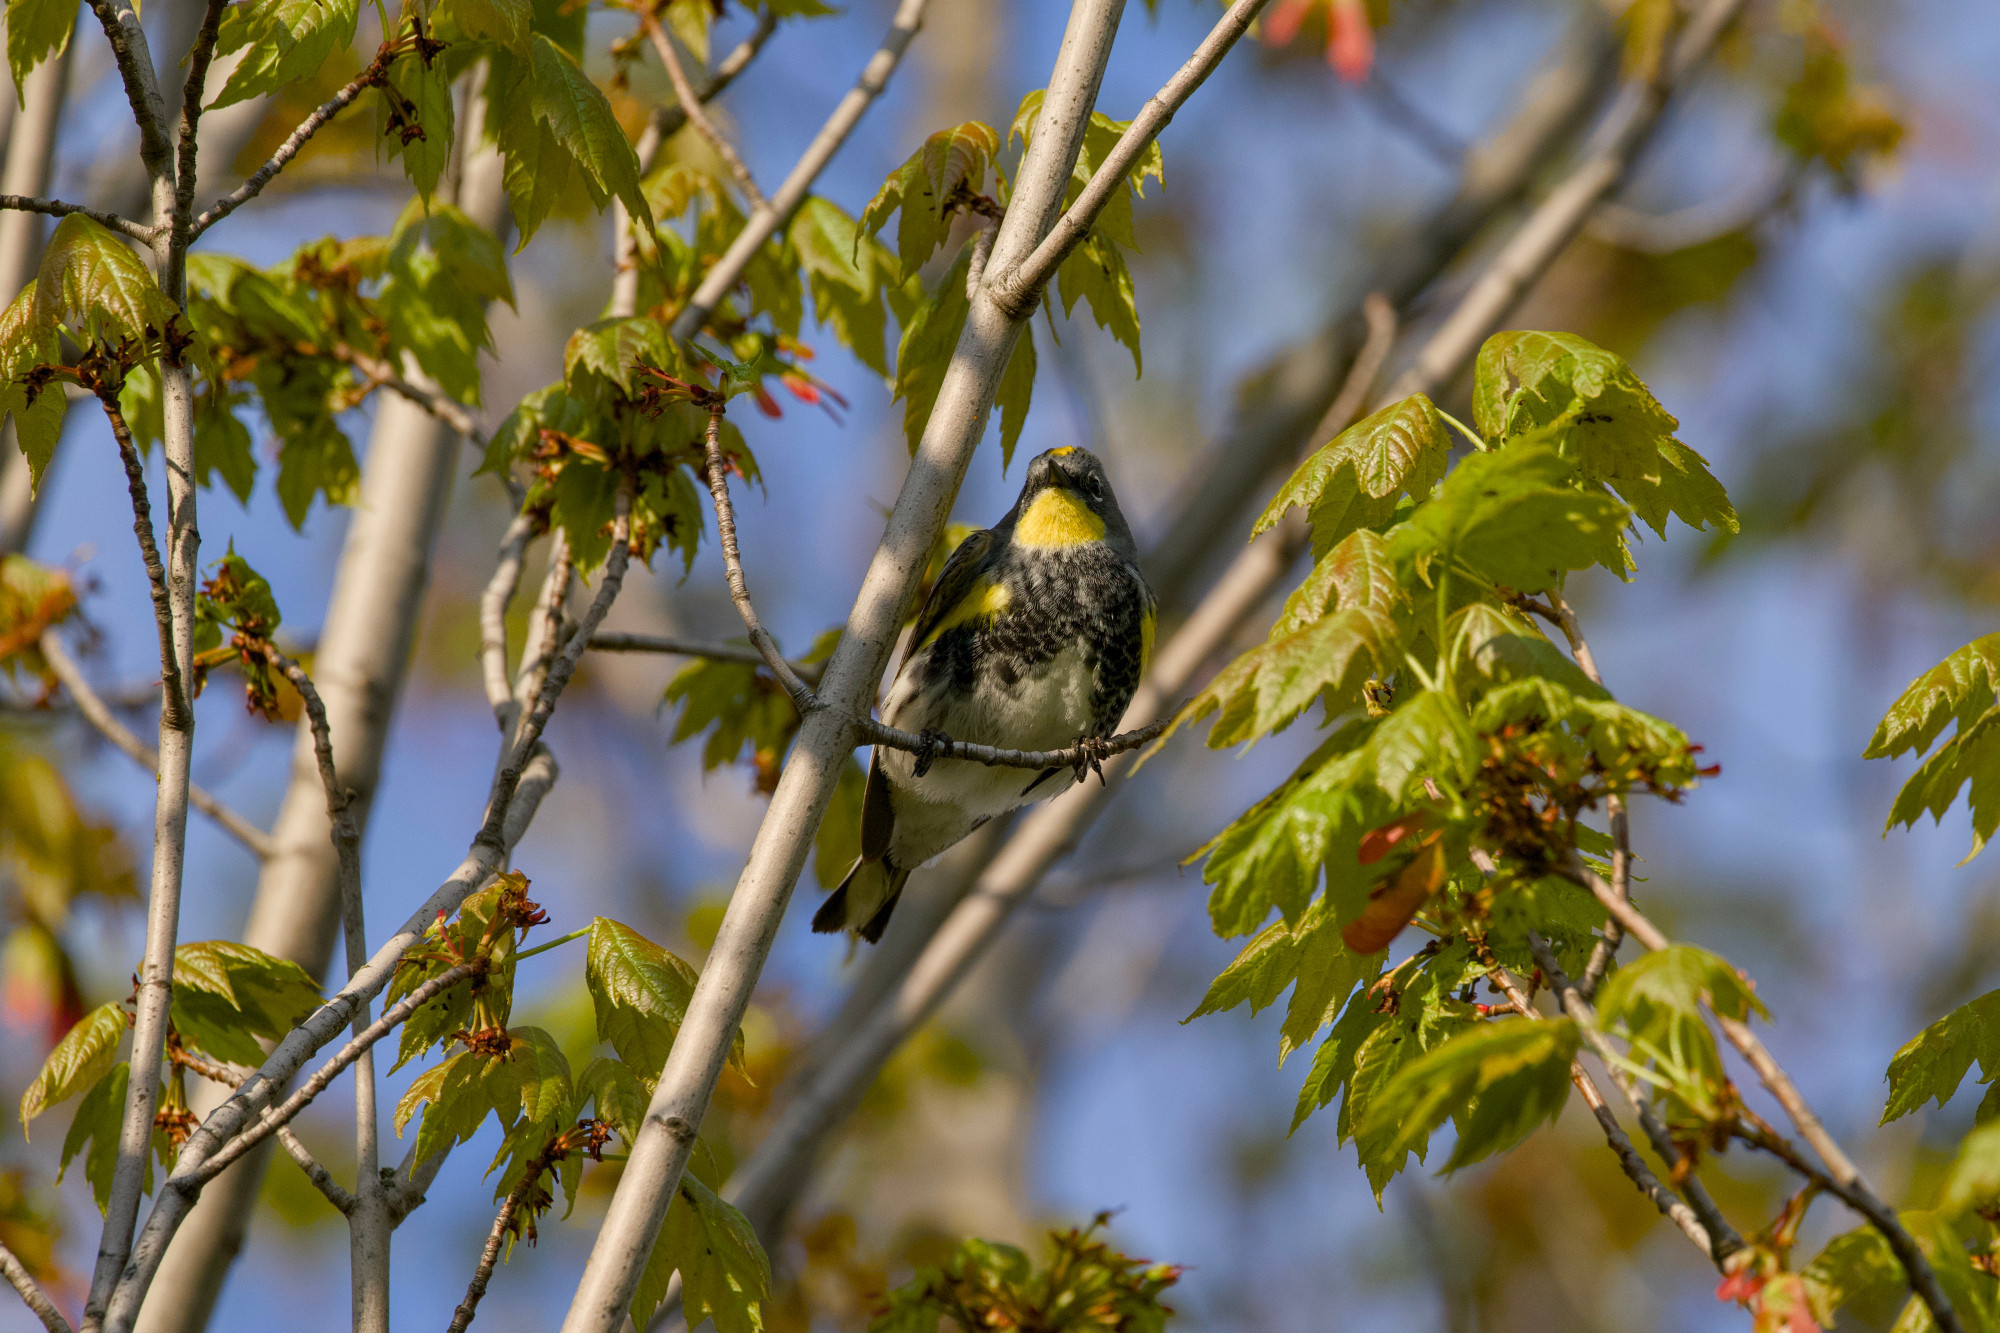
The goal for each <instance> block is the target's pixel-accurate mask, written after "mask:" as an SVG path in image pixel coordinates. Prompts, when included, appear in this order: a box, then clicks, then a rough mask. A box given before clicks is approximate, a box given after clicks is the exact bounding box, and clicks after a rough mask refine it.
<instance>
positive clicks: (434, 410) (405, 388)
mask: <svg viewBox="0 0 2000 1333" xmlns="http://www.w3.org/2000/svg"><path fill="white" fill-rule="evenodd" d="M312 350H314V351H324V352H325V353H326V354H327V355H329V356H331V357H332V358H333V359H334V360H336V361H340V362H344V363H345V364H347V365H350V366H353V367H354V368H355V369H356V370H358V371H360V372H361V373H362V374H363V375H365V376H366V377H367V378H368V383H369V385H370V387H372V388H383V389H389V390H392V391H394V392H396V393H399V394H401V395H402V396H403V397H405V398H407V399H409V400H410V401H411V402H412V403H415V404H416V405H417V406H418V407H421V408H422V409H424V411H426V412H428V413H430V414H431V415H432V416H434V417H436V418H437V419H438V420H439V421H442V422H443V423H444V424H445V425H447V426H449V427H451V428H452V429H453V430H455V431H457V432H458V433H459V434H460V435H463V436H464V437H465V438H466V440H467V441H468V442H469V443H471V444H473V445H475V446H478V447H480V448H484V447H485V445H486V439H485V437H484V436H483V435H481V434H480V431H479V423H478V422H476V421H474V420H473V419H472V412H471V411H470V409H468V408H467V407H466V406H465V404H463V403H461V402H459V401H458V400H457V399H456V398H453V397H452V396H451V395H450V394H448V393H446V392H444V390H442V389H439V388H436V387H434V386H426V385H422V384H417V383H414V382H413V381H411V380H410V379H409V378H407V377H406V376H404V375H403V374H402V373H401V372H399V371H398V370H397V369H396V368H395V367H394V366H393V365H391V364H389V363H388V362H387V361H384V360H383V359H382V358H380V357H377V356H370V355H368V353H366V352H364V351H362V350H361V349H360V348H358V347H350V346H348V345H347V344H346V343H344V342H336V343H335V344H334V345H333V346H332V347H329V348H323V349H322V348H313V349H312Z"/></svg>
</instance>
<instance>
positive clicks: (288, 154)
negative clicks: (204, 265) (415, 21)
mask: <svg viewBox="0 0 2000 1333" xmlns="http://www.w3.org/2000/svg"><path fill="white" fill-rule="evenodd" d="M101 2H102V0H92V3H93V4H95V3H101ZM400 50H401V46H400V44H399V43H397V42H394V41H389V42H384V43H382V46H381V48H380V49H379V50H377V51H376V52H375V58H374V59H373V60H371V61H370V62H369V63H368V67H367V68H366V69H364V70H362V71H361V73H359V74H357V75H355V76H354V78H353V80H352V81H351V82H349V83H348V84H346V85H345V86H344V87H342V88H341V89H340V91H339V92H336V93H335V94H334V95H333V96H331V97H329V98H327V99H326V100H325V101H324V102H322V103H320V104H319V106H318V108H317V109H315V110H314V111H313V113H312V114H311V115H309V116H307V117H306V118H305V119H304V120H302V121H300V122H299V125H298V128H297V129H295V130H293V131H292V132H291V133H290V134H289V135H287V136H285V141H284V142H283V143H281V144H279V145H278V149H277V151H276V152H274V153H272V154H271V156H270V158H269V159H268V160H267V161H266V162H265V163H264V165H263V166H261V167H258V168H257V169H256V170H255V171H253V172H251V173H250V178H249V179H248V180H246V181H244V182H243V183H242V184H241V185H239V186H237V187H236V188H235V189H233V190H231V191H230V192H229V193H228V194H225V195H223V196H222V197H221V198H220V199H218V200H216V201H215V202H214V203H212V204H210V205H209V206H208V207H207V208H206V209H204V210H202V214H201V216H200V217H198V218H196V219H194V222H193V224H192V227H191V229H190V232H189V237H188V238H189V240H193V239H194V238H195V237H198V236H200V235H201V234H202V233H203V232H205V231H207V230H208V229H209V228H210V227H213V226H214V225H215V224H216V223H218V222H220V221H222V220H223V219H224V218H226V217H228V216H229V215H230V214H231V213H234V212H235V211H236V210H237V209H239V208H241V207H243V205H245V204H247V203H249V202H250V201H251V200H252V199H255V198H256V197H257V196H258V195H259V194H261V193H263V190H264V187H265V186H266V185H269V184H270V183H271V180H272V178H273V177H275V176H276V175H277V174H278V173H279V172H281V171H283V170H284V169H285V167H286V166H287V165H288V164H290V162H291V160H292V159H293V158H295V157H297V156H298V155H299V152H300V150H301V149H303V148H304V147H305V146H306V142H307V141H308V140H310V139H311V138H312V137H313V135H315V134H318V133H319V132H320V130H321V129H322V128H324V127H325V125H326V123H327V122H328V121H330V120H332V119H333V118H334V117H335V116H337V115H339V114H340V113H341V112H343V111H345V110H347V108H348V107H350V106H352V105H353V104H354V99H356V98H357V97H359V96H361V94H362V93H364V92H366V91H367V90H368V89H370V88H374V87H378V86H380V84H381V83H382V81H383V80H384V79H386V78H388V76H389V65H390V62H391V61H393V60H394V59H395V58H396V55H397V53H398V52H399V51H400Z"/></svg>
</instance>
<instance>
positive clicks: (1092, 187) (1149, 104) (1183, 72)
mask: <svg viewBox="0 0 2000 1333" xmlns="http://www.w3.org/2000/svg"><path fill="white" fill-rule="evenodd" d="M1266 3H1267V0H1236V3H1235V4H1232V5H1231V6H1230V7H1229V8H1228V10H1227V11H1226V12H1225V13H1224V14H1223V16H1222V18H1221V19H1220V20H1219V21H1218V22H1217V23H1216V25H1215V27H1214V28H1213V29H1211V30H1210V32H1209V34H1208V36H1207V37H1205V38H1203V39H1202V43H1201V45H1200V46H1197V47H1196V48H1195V50H1194V54H1193V55H1191V56H1189V57H1188V59H1187V63H1185V64H1183V65H1182V66H1181V67H1180V69H1179V70H1178V71H1177V72H1176V73H1175V74H1174V77H1173V78H1171V79H1169V80H1167V83H1166V86H1165V87H1163V88H1161V89H1160V91H1158V92H1157V93H1154V94H1153V95H1152V96H1151V97H1149V98H1147V99H1146V104H1145V105H1144V106H1143V107H1140V108H1139V114H1138V115H1136V116H1134V117H1133V118H1132V123H1131V125H1130V126H1128V127H1127V128H1126V130H1125V133H1124V134H1122V135H1120V136H1119V139H1118V142H1117V143H1116V144H1114V145H1113V146H1112V148H1111V151H1110V152H1109V153H1107V154H1106V155H1105V158H1104V161H1102V162H1100V163H1098V164H1097V169H1096V171H1095V172H1094V173H1092V175H1091V177H1090V180H1089V182H1088V183H1087V184H1086V185H1085V186H1084V187H1083V192H1082V193H1081V194H1079V195H1077V197H1076V202H1075V203H1073V204H1071V205H1070V206H1069V209H1068V211H1066V212H1065V213H1064V214H1063V215H1062V216H1061V217H1060V218H1057V219H1056V222H1055V225H1054V226H1052V227H1050V228H1049V232H1048V235H1046V236H1044V237H1043V238H1042V240H1041V243H1040V244H1038V245H1037V246H1036V247H1035V250H1034V253H1033V254H1031V255H1029V256H1028V258H1027V259H1026V260H1025V261H1023V262H1022V263H1021V264H1020V265H1019V266H1018V267H1014V268H1010V269H1006V270H1003V271H1002V272H1000V273H997V274H994V275H992V277H990V278H989V279H988V282H989V284H990V285H991V286H992V288H993V299H994V300H995V301H997V302H999V304H1000V308H1001V309H1002V310H1004V311H1006V312H1007V313H1008V314H1010V315H1014V316H1016V317H1017V318H1025V317H1026V316H1027V315H1028V314H1029V313H1030V312H1031V311H1032V310H1033V309H1034V304H1035V302H1036V301H1037V300H1038V299H1040V297H1041V292H1042V288H1043V287H1045V286H1046V285H1047V284H1048V281H1049V279H1050V278H1052V277H1054V276H1055V272H1056V269H1057V268H1058V267H1060V266H1061V264H1062V262H1063V260H1064V259H1066V258H1068V257H1069V254H1070V252H1071V251H1072V250H1074V249H1076V247H1077V246H1079V245H1081V244H1083V241H1084V238H1085V237H1086V236H1088V235H1090V228H1091V224H1093V223H1094V222H1096V221H1097V215H1098V214H1099V213H1101V212H1103V211H1104V206H1105V205H1106V204H1108V203H1110V202H1111V197H1112V195H1113V193H1114V192H1116V191H1119V190H1123V189H1124V188H1125V174H1126V173H1127V172H1129V171H1130V170H1131V169H1132V165H1133V164H1134V163H1135V162H1137V161H1138V160H1139V155H1140V154H1141V153H1143V152H1145V151H1146V149H1147V147H1148V146H1150V145H1151V144H1152V142H1153V140H1155V139H1157V138H1159V137H1160V131H1162V130H1164V129H1166V127H1167V126H1168V124H1169V123H1171V122H1172V120H1173V118H1174V113H1175V112H1176V111H1179V110H1180V109H1181V105H1182V104H1183V103H1185V102H1186V101H1187V100H1188V98H1189V97H1191V96H1193V95H1194V91H1195V89H1197V88H1199V87H1201V85H1202V84H1203V83H1204V82H1206V81H1207V79H1208V76H1209V75H1210V74H1212V73H1214V72H1215V67H1216V66H1217V65H1219V64H1221V63H1222V58H1223V57H1224V56H1225V55H1228V54H1229V48H1230V47H1232V46H1234V45H1236V39H1237V38H1239V37H1241V36H1242V35H1243V34H1244V32H1245V31H1246V30H1248V28H1249V27H1250V25H1251V23H1252V22H1254V21H1255V20H1256V18H1257V13H1258V11H1259V10H1261V9H1263V8H1264V5H1265V4H1266Z"/></svg>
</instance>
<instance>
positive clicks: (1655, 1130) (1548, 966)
mask: <svg viewBox="0 0 2000 1333" xmlns="http://www.w3.org/2000/svg"><path fill="white" fill-rule="evenodd" d="M1528 947H1529V949H1530V950H1532V951H1533V953H1534V955H1535V965H1536V966H1538V967H1540V968H1541V969H1542V976H1543V978H1544V979H1545V980H1547V982H1548V983H1549V986H1550V988H1551V989H1553V990H1554V991H1555V993H1556V994H1557V996H1559V997H1560V998H1561V1000H1562V1007H1563V1012H1564V1013H1566V1014H1568V1015H1569V1016H1570V1018H1571V1019H1572V1020H1574V1021H1575V1023H1576V1026H1577V1030H1578V1031H1579V1032H1581V1033H1582V1034H1583V1039H1584V1040H1585V1041H1587V1042H1589V1043H1590V1048H1591V1049H1592V1050H1593V1051H1596V1052H1597V1054H1598V1057H1599V1058H1600V1059H1602V1060H1603V1061H1604V1072H1605V1073H1607V1074H1609V1075H1610V1076H1611V1082H1612V1084H1613V1085H1614V1086H1615V1087H1616V1088H1617V1089H1618V1091H1619V1092H1620V1093H1621V1094H1623V1095H1624V1098H1625V1101H1626V1104H1627V1105H1629V1106H1630V1107H1631V1108H1632V1114H1633V1115H1635V1116H1637V1117H1638V1118H1639V1127H1640V1128H1641V1129H1643V1130H1645V1131H1646V1138H1647V1141H1648V1142H1650V1143H1651V1144H1652V1145H1653V1151H1654V1152H1656V1153H1658V1154H1659V1155H1660V1160H1662V1161H1664V1162H1675V1161H1678V1160H1680V1151H1679V1149H1677V1148H1676V1147H1675V1146H1674V1140H1673V1136H1672V1135H1671V1134H1669V1133H1668V1132H1667V1127H1666V1126H1665V1125H1663V1124H1661V1123H1660V1118H1659V1117H1658V1116H1657V1115H1655V1114H1654V1113H1653V1110H1652V1108H1651V1107H1650V1106H1648V1105H1647V1104H1646V1101H1645V1099H1644V1098H1643V1097H1641V1096H1640V1095H1639V1089H1638V1087H1637V1085H1636V1084H1634V1082H1633V1080H1632V1077H1631V1075H1629V1074H1627V1073H1626V1072H1625V1071H1624V1069H1623V1068H1622V1067H1621V1066H1620V1065H1619V1063H1618V1060H1619V1056H1618V1051H1617V1048H1615V1047H1614V1046H1612V1044H1611V1039H1610V1038H1609V1037H1607V1036H1606V1035H1605V1033H1604V1027H1603V1025H1602V1024H1600V1023H1599V1022H1598V1021H1597V1011H1596V1010H1595V1009H1593V1008H1591V1005H1590V1001H1588V1000H1586V999H1584V998H1583V995H1582V993H1581V992H1580V991H1578V990H1577V988H1576V986H1575V984H1574V983H1572V982H1571V981H1570V979H1569V977H1568V976H1567V975H1565V974H1564V972H1563V969H1562V964H1561V963H1560V962H1558V961H1557V960H1556V955H1555V951H1554V950H1553V949H1551V948H1549V946H1548V943H1547V942H1546V941H1544V940H1543V939H1542V937H1541V936H1540V935H1537V934H1535V933H1534V932H1533V931H1530V932H1528ZM1682 1190H1683V1192H1684V1193H1685V1194H1686V1195H1687V1201H1688V1205H1689V1207H1691V1208H1692V1209H1693V1210H1694V1212H1695V1215H1696V1216H1697V1217H1699V1218H1700V1219H1701V1226H1702V1229H1703V1230H1704V1231H1705V1232H1706V1234H1707V1236H1708V1237H1709V1242H1710V1243H1709V1249H1708V1254H1709V1257H1710V1258H1711V1259H1712V1260H1714V1261H1715V1263H1716V1265H1717V1266H1718V1267H1719V1266H1720V1265H1721V1263H1722V1261H1723V1260H1724V1259H1726V1258H1728V1257H1729V1256H1730V1255H1731V1254H1734V1253H1735V1252H1736V1251H1737V1250H1740V1249H1742V1248H1743V1237H1741V1236H1740V1235H1738V1234H1737V1233H1736V1229H1735V1228H1734V1227H1732V1226H1730V1225H1729V1222H1728V1220H1727V1219H1726V1218H1724V1217H1723V1215H1722V1210H1721V1209H1720V1208H1717V1207H1716V1206H1715V1200H1713V1199H1711V1198H1710V1197H1709V1196H1708V1191H1707V1190H1706V1189H1704V1188H1703V1187H1702V1183H1701V1181H1700V1179H1699V1178H1697V1177H1696V1176H1695V1175H1693V1174H1692V1173H1690V1174H1689V1176H1688V1178H1687V1182H1686V1184H1685V1185H1683V1186H1682ZM1683 1230H1685V1228H1683Z"/></svg>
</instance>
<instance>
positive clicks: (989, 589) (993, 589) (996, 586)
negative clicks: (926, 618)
mask: <svg viewBox="0 0 2000 1333" xmlns="http://www.w3.org/2000/svg"><path fill="white" fill-rule="evenodd" d="M1012 600H1013V599H1012V598H1011V597H1010V596H1009V595H1008V593H1007V588H1006V585H1005V584H1000V583H994V582H992V581H991V580H988V579H981V580H979V582H977V583H975V584H973V585H972V587H971V588H970V589H969V590H968V591H967V592H966V594H965V596H964V597H962V598H960V599H959V601H958V604H957V605H956V606H954V607H952V608H951V610H949V611H947V612H945V613H944V614H943V615H942V616H940V617H938V623H937V624H935V625H933V626H932V627H931V632H930V633H928V634H926V635H924V641H923V642H922V643H920V644H918V645H917V647H919V648H925V647H928V646H930V644H931V643H932V642H933V641H935V640H936V639H937V636H938V635H940V634H942V633H944V632H945V631H946V630H948V629H955V628H957V627H958V626H960V625H969V624H971V623H972V622H973V621H975V620H993V619H995V618H996V617H998V616H999V615H1000V614H1001V613H1002V612H1004V611H1006V609H1007V607H1008V606H1009V605H1010V604H1011V603H1012Z"/></svg>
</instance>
